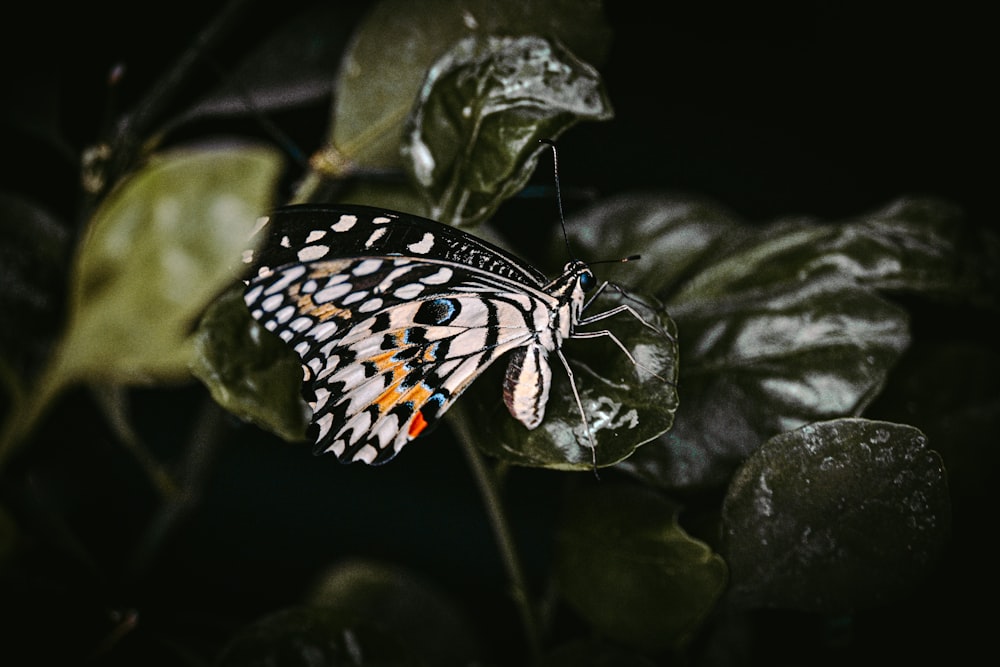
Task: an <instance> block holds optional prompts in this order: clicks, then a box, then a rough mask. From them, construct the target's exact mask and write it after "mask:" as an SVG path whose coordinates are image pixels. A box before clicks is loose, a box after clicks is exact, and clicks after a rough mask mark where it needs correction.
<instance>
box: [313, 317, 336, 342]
mask: <svg viewBox="0 0 1000 667" xmlns="http://www.w3.org/2000/svg"><path fill="white" fill-rule="evenodd" d="M335 333H337V323H336V322H332V321H329V320H328V321H326V322H323V323H322V324H317V325H316V326H315V327H314V328H313V330H312V331H310V332H309V334H310V335H311V336H312V337H313V338H315V339H316V340H326V339H327V338H329V337H330V336H332V335H333V334H335Z"/></svg>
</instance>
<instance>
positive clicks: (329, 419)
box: [316, 413, 333, 440]
mask: <svg viewBox="0 0 1000 667" xmlns="http://www.w3.org/2000/svg"><path fill="white" fill-rule="evenodd" d="M316 425H317V426H319V438H318V439H319V440H322V439H323V438H325V437H326V434H327V433H329V432H330V426H332V425H333V415H331V414H329V413H328V414H325V415H323V416H322V417H320V418H319V419H317V420H316Z"/></svg>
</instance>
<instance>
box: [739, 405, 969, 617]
mask: <svg viewBox="0 0 1000 667" xmlns="http://www.w3.org/2000/svg"><path fill="white" fill-rule="evenodd" d="M722 516H723V524H724V530H725V547H724V552H723V555H724V556H725V558H726V562H727V563H729V567H730V572H731V578H732V585H731V588H730V591H729V602H731V603H732V604H733V605H736V606H739V607H771V608H791V609H799V610H806V611H820V612H840V611H845V610H853V609H859V608H864V607H870V606H875V605H882V604H886V603H889V602H892V601H894V600H897V599H899V598H900V597H901V596H903V595H905V594H906V593H907V592H908V591H910V590H911V589H913V588H914V587H915V586H916V585H918V584H919V582H920V581H921V579H922V577H923V576H924V575H925V574H926V573H927V571H928V570H929V569H930V567H931V565H933V564H934V562H935V560H936V559H937V557H938V555H939V554H940V552H941V551H942V549H943V547H944V545H945V542H946V539H947V537H948V534H949V531H950V522H951V508H950V501H949V497H948V488H947V481H946V476H945V470H944V466H943V465H942V463H941V459H940V456H938V454H937V452H935V451H933V450H931V449H929V448H928V447H927V442H926V438H925V437H924V435H923V434H922V433H921V432H920V431H918V430H917V429H915V428H913V427H911V426H905V425H901V424H893V423H890V422H876V421H868V420H864V419H839V420H833V421H828V422H823V423H817V424H809V425H807V426H804V427H802V428H801V429H798V430H795V431H790V432H788V433H783V434H781V435H778V436H775V437H774V438H771V439H770V440H769V441H767V442H766V443H764V445H762V446H761V447H760V449H758V450H757V451H756V452H754V454H753V455H752V456H751V457H750V458H749V459H748V460H747V461H746V462H745V463H744V464H743V466H742V467H741V468H740V469H739V471H738V472H737V473H736V475H735V476H734V478H733V480H732V483H731V484H730V486H729V489H728V491H727V493H726V498H725V501H724V503H723V507H722Z"/></svg>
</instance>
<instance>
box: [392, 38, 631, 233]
mask: <svg viewBox="0 0 1000 667" xmlns="http://www.w3.org/2000/svg"><path fill="white" fill-rule="evenodd" d="M610 117H611V106H610V103H609V102H608V99H607V96H606V95H605V93H604V90H603V87H602V84H601V80H600V76H599V75H598V73H597V71H596V70H594V69H593V68H592V67H591V66H590V65H587V64H586V63H584V62H583V61H581V60H579V59H577V58H576V57H575V56H574V55H573V54H572V53H570V52H569V51H567V50H566V49H565V48H563V47H562V46H561V45H559V44H558V43H556V42H550V41H548V40H545V39H543V38H541V37H534V36H525V37H484V38H472V37H470V38H467V39H463V40H462V41H460V42H458V43H457V44H456V45H455V46H454V47H453V48H452V49H451V50H450V51H448V53H446V54H445V55H444V56H442V57H441V58H440V59H439V60H438V61H437V62H436V63H435V64H434V66H433V67H432V68H431V69H430V71H429V72H428V74H427V80H426V82H425V83H424V86H423V87H422V88H421V90H420V95H419V98H418V100H417V104H416V107H415V109H414V111H413V113H412V115H411V116H410V118H409V120H408V122H407V127H406V132H405V134H404V139H403V146H402V151H403V157H404V163H405V166H406V168H407V169H408V170H409V171H410V174H411V175H412V176H413V178H414V180H415V182H416V183H417V184H418V185H419V187H420V189H421V192H422V193H423V194H424V195H425V197H426V198H427V207H428V208H427V214H428V216H429V217H431V218H433V219H435V220H439V221H441V222H445V223H448V224H455V225H460V224H464V225H472V224H476V223H478V222H480V221H482V220H484V219H485V218H487V217H489V216H490V215H491V214H492V213H493V212H494V211H495V210H496V208H497V207H498V206H499V205H500V203H501V202H502V201H503V200H504V199H506V198H507V197H509V196H511V195H512V194H514V193H515V192H518V191H519V190H521V189H522V188H523V187H524V185H525V184H526V183H527V181H528V178H529V177H530V175H531V172H532V171H533V170H534V167H535V164H536V162H537V159H538V155H539V153H540V152H541V151H542V150H543V149H544V147H541V146H539V140H540V139H556V138H557V137H558V136H559V135H561V134H562V133H563V132H564V131H565V130H566V129H568V128H569V127H571V126H572V125H573V124H575V123H576V122H578V121H580V120H606V119H608V118H610Z"/></svg>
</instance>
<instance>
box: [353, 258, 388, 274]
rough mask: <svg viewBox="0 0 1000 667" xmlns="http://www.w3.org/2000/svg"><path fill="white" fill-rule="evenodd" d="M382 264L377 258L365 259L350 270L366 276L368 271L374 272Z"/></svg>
mask: <svg viewBox="0 0 1000 667" xmlns="http://www.w3.org/2000/svg"><path fill="white" fill-rule="evenodd" d="M380 266H382V261H381V260H378V259H366V260H364V261H363V262H361V263H360V264H358V265H357V266H355V267H354V270H352V271H351V273H353V274H354V275H356V276H367V275H368V274H369V273H375V272H376V271H378V268H379V267H380Z"/></svg>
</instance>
